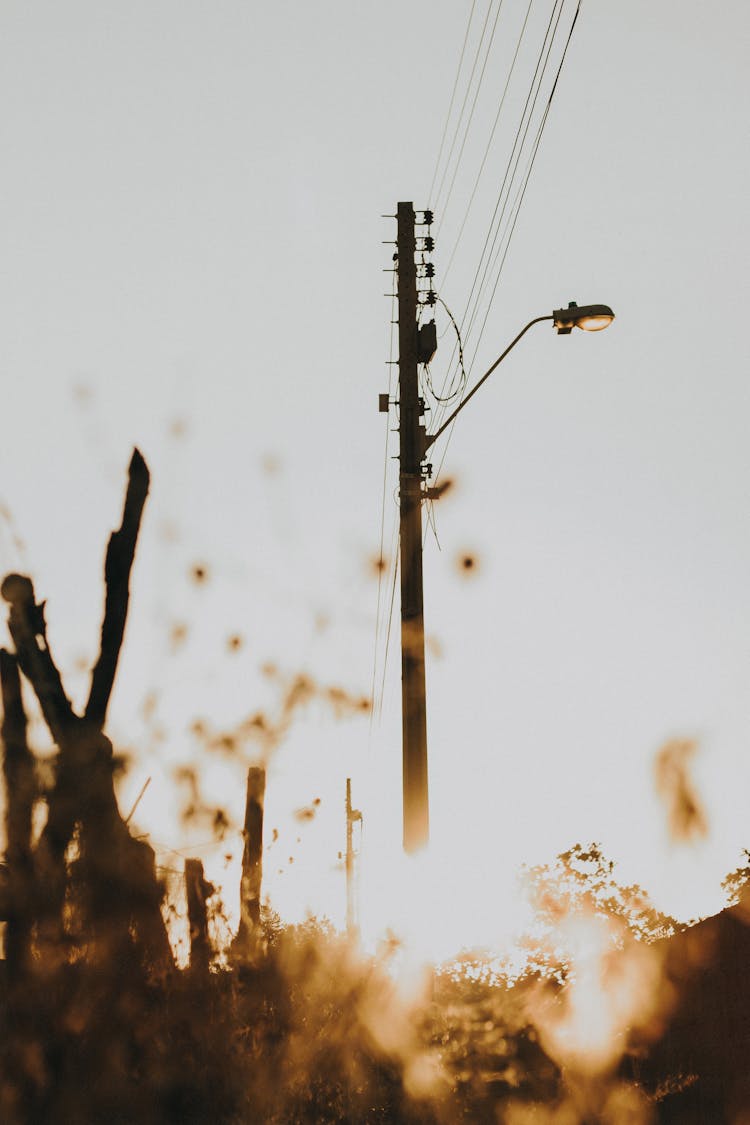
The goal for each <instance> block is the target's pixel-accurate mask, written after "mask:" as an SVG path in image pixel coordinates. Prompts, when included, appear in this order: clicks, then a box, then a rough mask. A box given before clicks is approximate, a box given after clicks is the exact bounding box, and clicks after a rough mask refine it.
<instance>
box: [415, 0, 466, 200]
mask: <svg viewBox="0 0 750 1125" xmlns="http://www.w3.org/2000/svg"><path fill="white" fill-rule="evenodd" d="M476 5H477V0H472V4H471V11H470V12H469V21H468V23H467V24H466V34H465V35H464V41H463V46H462V47H461V57H460V58H459V60H458V68H457V69H456V77H455V79H454V81H453V90H452V91H451V100H450V102H449V103H448V113H447V114H446V118H445V125H444V126H443V135H442V137H441V138H440V148H439V149H438V154H437V160H436V161H435V170H434V172H433V173H432V181H431V182H430V190H429V191H428V193H427V200H428V203H429V202H430V201H431V200H432V191H433V188H434V187H435V180H436V179H437V174H438V168H439V167H440V158H441V156H442V155H443V146H444V145H445V138H446V136H447V135H448V125H449V124H450V119H451V114H452V112H453V103H454V101H455V98H456V90H457V89H458V79H459V77H460V75H461V67H462V66H463V62H464V55H465V53H466V44H467V43H468V41H469V31H470V29H471V21H472V19H473V18H474V9H475V8H476Z"/></svg>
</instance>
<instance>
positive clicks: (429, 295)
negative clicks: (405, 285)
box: [424, 289, 437, 305]
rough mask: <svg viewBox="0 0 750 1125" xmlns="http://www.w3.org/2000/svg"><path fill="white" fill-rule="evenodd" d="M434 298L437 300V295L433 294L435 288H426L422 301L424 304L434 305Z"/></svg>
mask: <svg viewBox="0 0 750 1125" xmlns="http://www.w3.org/2000/svg"><path fill="white" fill-rule="evenodd" d="M436 300H437V297H436V296H435V290H434V289H428V291H427V293H426V295H425V299H424V303H425V304H426V305H434V304H435V301H436Z"/></svg>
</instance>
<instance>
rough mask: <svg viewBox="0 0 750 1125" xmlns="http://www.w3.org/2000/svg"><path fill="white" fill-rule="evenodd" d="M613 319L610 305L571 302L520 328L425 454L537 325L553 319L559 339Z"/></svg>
mask: <svg viewBox="0 0 750 1125" xmlns="http://www.w3.org/2000/svg"><path fill="white" fill-rule="evenodd" d="M614 319H615V314H614V313H613V312H612V309H611V308H610V307H609V305H577V304H576V302H575V301H571V302H570V304H569V305H568V307H567V309H555V311H554V312H553V313H552V314H551V315H549V316H536V317H534V319H533V320H530V321H529V323H528V324H527V325H526V326H525V328H522V329H521V331H520V332H519V333H518V335H517V336H516V338H515V339H514V340H511V342H510V343H509V344H508V346H507V348H506V349H505V351H504V352H503V353H502V355H500V356H498V358H497V359H496V360H495V362H494V363H493V364H492V367H490V368H489V370H488V371H485V373H484V375H483V376H482V378H481V379H480V380H479V382H478V383H477V384H476V386H474V387H472V389H471V390H470V391H469V393H468V394H467V395H466V398H465V399H464V400H463V402H461V403H460V404H459V405H458V406H457V407H456V409H455V410H454V411H453V413H452V414H449V415H448V417H447V418H446V420H445V421H444V422H443V424H442V426H441V427H440V429H439V430H436V431H435V433H434V434H428V435H427V436H426V437H425V446H424V448H425V452H426V451H427V450H428V449H429V448H430V446H431V445H433V444H434V442H436V441H437V439H438V438H439V437H440V435H441V434H442V433H443V432H444V431H445V430H447V428H448V426H450V425H451V423H452V422H453V421H454V419H455V418H456V415H457V414H460V413H461V411H462V410H463V408H464V407H465V406H466V404H467V402H468V401H469V400H470V399H471V398H473V397H474V395H475V394H476V393H477V391H478V390H479V388H480V387H481V385H482V383H484V382H485V381H486V380H487V379H489V377H490V375H491V374H492V372H493V371H494V370H495V368H496V367H498V366H499V365H500V364H501V363H502V362H503V360H504V359H505V357H506V355H507V354H508V352H511V351H512V350H513V348H515V346H516V344H517V343H518V341H519V340H520V339H521V337H522V336H525V335H526V333H527V332H528V330H529V329H530V328H533V326H534V325H535V324H540V323H541V322H542V321H543V320H551V321H552V322H553V324H554V327H555V328H556V330H557V334H558V336H567V335H568V334H569V333H570V332H572V331H573V329H574V328H582V329H583V331H584V332H601V330H602V328H607V327H608V326H609V325H610V324H611V323H612V321H613V320H614Z"/></svg>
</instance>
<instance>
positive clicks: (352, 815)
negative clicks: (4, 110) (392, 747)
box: [345, 777, 362, 938]
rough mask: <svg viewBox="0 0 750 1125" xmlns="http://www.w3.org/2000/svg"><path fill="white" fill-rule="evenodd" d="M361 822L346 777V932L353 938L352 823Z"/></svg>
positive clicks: (355, 928) (349, 780)
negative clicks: (354, 807) (353, 806)
mask: <svg viewBox="0 0 750 1125" xmlns="http://www.w3.org/2000/svg"><path fill="white" fill-rule="evenodd" d="M357 821H359V823H360V824H361V823H362V813H361V812H360V811H359V809H353V808H352V779H351V778H350V777H347V779H346V859H345V863H346V932H347V934H348V936H349V938H354V936H355V934H356V932H357V922H356V910H355V906H354V825H355V824H356V823H357Z"/></svg>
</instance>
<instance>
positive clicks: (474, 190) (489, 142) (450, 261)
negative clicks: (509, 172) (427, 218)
mask: <svg viewBox="0 0 750 1125" xmlns="http://www.w3.org/2000/svg"><path fill="white" fill-rule="evenodd" d="M533 2H534V0H529V3H528V7H527V8H526V15H525V16H524V21H523V26H522V27H521V31H520V33H519V36H518V42H517V43H516V49H515V52H514V54H513V59H512V61H511V64H510V69H509V70H508V77H507V78H506V80H505V86H504V87H503V92H502V95H501V98H500V104H499V105H498V107H497V113H496V114H495V120H494V122H493V124H492V129H491V130H490V135H489V138H488V140H487V145H486V146H485V150H484V156H483V157H482V163H481V164H480V166H479V171H478V172H477V175H476V179H475V180H474V187H473V188H472V190H471V196H470V198H469V202H468V204H467V206H466V210H465V212H464V217H463V219H462V220H461V226H460V227H459V231H458V234H457V235H456V239H455V241H454V243H453V248H452V250H451V253H450V257H449V259H448V265H447V266H446V267H445V269H444V270H443V285H445V281H446V278H447V277H448V273H449V271H450V268H451V266H452V265H453V259H454V258H455V256H456V250H457V249H458V247H459V245H460V243H461V238H462V236H463V233H464V228H465V226H466V221H467V219H468V217H469V212H470V211H471V208H472V204H473V203H474V197H475V195H476V193H477V188H478V187H479V181H480V180H481V178H482V173H483V172H484V166H485V164H486V163H487V157H488V156H489V152H490V148H491V146H492V141H493V140H494V137H495V132H496V130H497V126H498V122H499V121H500V115H501V113H502V111H503V106H504V105H505V99H506V97H507V94H508V88H509V86H510V82H511V79H512V77H513V72H514V70H515V67H516V62H517V60H518V54H519V51H520V49H521V42H522V40H523V37H524V34H525V32H526V25H527V24H528V22H529V14H530V12H531V5H532V4H533Z"/></svg>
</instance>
